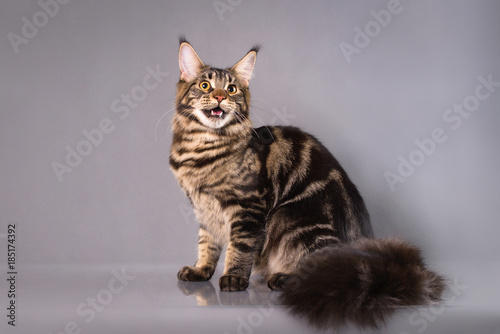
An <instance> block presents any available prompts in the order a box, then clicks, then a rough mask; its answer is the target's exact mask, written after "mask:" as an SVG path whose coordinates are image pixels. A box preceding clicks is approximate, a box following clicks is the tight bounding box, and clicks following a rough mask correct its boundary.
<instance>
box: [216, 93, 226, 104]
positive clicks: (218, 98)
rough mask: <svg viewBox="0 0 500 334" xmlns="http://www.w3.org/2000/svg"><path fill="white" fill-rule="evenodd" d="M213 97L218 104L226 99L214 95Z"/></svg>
mask: <svg viewBox="0 0 500 334" xmlns="http://www.w3.org/2000/svg"><path fill="white" fill-rule="evenodd" d="M214 97H215V99H216V100H217V101H218V102H219V103H221V102H222V101H223V100H225V99H226V97H225V96H222V95H215V96H214Z"/></svg>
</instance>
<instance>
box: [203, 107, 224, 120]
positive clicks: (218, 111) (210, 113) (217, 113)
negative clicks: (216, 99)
mask: <svg viewBox="0 0 500 334" xmlns="http://www.w3.org/2000/svg"><path fill="white" fill-rule="evenodd" d="M203 113H204V114H205V116H207V118H224V116H225V115H226V112H225V111H224V110H223V109H222V108H220V107H215V108H213V109H209V110H203Z"/></svg>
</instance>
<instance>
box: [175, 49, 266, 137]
mask: <svg viewBox="0 0 500 334" xmlns="http://www.w3.org/2000/svg"><path fill="white" fill-rule="evenodd" d="M256 55H257V49H253V50H251V51H250V52H248V53H247V55H246V56H245V57H244V58H243V59H241V60H240V61H239V62H238V63H237V64H236V65H234V66H233V67H231V68H227V69H217V68H213V67H210V66H207V65H205V64H203V62H202V61H201V60H200V58H199V57H198V56H197V54H196V53H195V51H194V49H193V48H192V46H191V45H190V44H188V43H187V42H183V43H181V46H180V48H179V67H180V70H181V75H180V80H179V83H178V85H177V112H178V113H179V114H180V115H182V116H185V117H186V118H187V119H189V120H191V121H192V122H195V123H198V124H199V125H203V126H204V127H208V128H212V129H221V128H226V127H229V126H232V125H244V123H248V124H250V123H249V120H248V109H249V103H250V93H249V90H248V84H249V80H250V78H251V76H252V71H253V67H254V64H255V59H256Z"/></svg>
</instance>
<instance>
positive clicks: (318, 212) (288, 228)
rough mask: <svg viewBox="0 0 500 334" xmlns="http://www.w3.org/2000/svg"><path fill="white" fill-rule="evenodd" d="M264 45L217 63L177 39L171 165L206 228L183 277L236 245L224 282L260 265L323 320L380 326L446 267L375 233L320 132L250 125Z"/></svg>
mask: <svg viewBox="0 0 500 334" xmlns="http://www.w3.org/2000/svg"><path fill="white" fill-rule="evenodd" d="M258 50H259V47H258V46H255V47H253V48H252V49H251V50H250V51H249V52H248V53H247V54H246V55H245V57H243V58H242V59H241V60H240V61H239V62H237V63H236V64H235V65H234V66H233V67H231V68H227V69H219V68H214V67H211V66H208V65H205V64H204V63H203V62H202V61H201V60H200V58H199V57H198V55H197V54H196V53H195V51H194V49H193V47H192V46H191V45H190V44H189V43H188V42H187V41H186V40H185V39H183V38H181V39H180V48H179V66H180V80H179V82H178V84H177V96H176V112H175V114H174V116H173V122H172V129H173V141H172V147H171V154H170V166H171V169H172V171H173V173H174V175H175V176H176V178H177V180H178V181H179V184H180V186H181V187H182V189H183V190H184V191H185V193H186V194H187V196H188V197H189V199H190V200H191V203H192V205H193V207H194V211H195V213H196V217H197V219H198V221H199V223H200V228H199V239H198V260H197V261H196V263H195V265H194V266H185V267H183V268H182V269H181V270H180V271H179V273H178V275H177V276H178V279H179V280H181V281H205V280H209V279H210V278H211V277H212V275H213V274H214V271H215V267H216V265H217V262H218V260H219V257H220V255H221V251H222V249H223V248H224V247H225V246H227V250H226V257H225V264H224V272H223V275H222V276H221V277H220V279H219V286H220V289H221V290H222V291H241V290H245V289H246V288H247V287H248V285H249V277H250V274H251V273H252V272H257V273H260V274H261V275H262V276H263V277H264V279H265V280H266V281H267V284H268V286H269V287H270V288H271V289H272V290H278V291H281V292H282V293H281V294H280V296H281V297H280V298H281V301H282V302H283V304H285V305H287V306H288V307H289V308H290V309H291V311H292V312H294V313H296V314H299V315H303V316H306V317H307V318H308V319H309V320H310V321H311V322H312V323H314V324H316V325H318V326H319V327H326V326H329V327H337V326H340V325H342V324H344V323H345V322H354V323H356V324H358V325H360V326H363V327H364V326H378V325H380V324H381V323H383V322H384V320H385V319H386V318H387V316H388V315H389V314H390V313H392V312H393V310H394V306H406V305H417V304H426V303H431V302H437V301H439V300H440V299H441V295H442V292H443V290H444V288H445V283H444V280H443V278H442V277H441V276H439V275H437V274H435V273H433V272H432V271H430V270H428V269H427V268H426V267H425V265H424V263H423V259H422V257H421V256H420V251H419V250H418V249H417V248H415V247H413V246H411V245H409V244H408V243H407V242H405V241H402V240H399V239H385V240H376V239H373V233H372V228H371V225H370V219H369V215H368V212H367V210H366V207H365V204H364V202H363V199H362V197H361V196H360V194H359V192H358V190H357V189H356V187H355V185H354V184H353V183H352V182H351V180H350V179H349V177H348V176H347V174H346V172H345V171H344V169H343V168H342V167H341V166H340V164H339V163H338V161H337V160H336V159H335V158H334V157H333V156H332V155H331V154H330V152H329V151H328V150H327V149H326V148H325V147H324V146H323V145H322V144H321V143H320V142H319V141H318V140H317V139H316V138H314V137H313V136H311V135H309V134H307V133H304V132H303V131H301V130H299V129H297V128H295V127H282V126H273V127H261V128H257V129H255V128H253V127H252V123H251V122H250V119H249V110H250V92H249V81H250V78H251V77H252V71H253V68H254V64H255V60H256V56H257V52H258Z"/></svg>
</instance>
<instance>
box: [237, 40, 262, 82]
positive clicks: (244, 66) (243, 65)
mask: <svg viewBox="0 0 500 334" xmlns="http://www.w3.org/2000/svg"><path fill="white" fill-rule="evenodd" d="M259 48H260V46H259V45H255V46H254V47H253V48H252V49H251V50H250V51H249V52H248V53H247V54H246V55H245V57H243V58H242V59H241V60H240V61H239V62H237V63H236V65H234V66H233V67H231V70H232V71H233V72H234V73H235V74H236V76H237V77H238V78H239V79H240V80H241V81H242V82H243V85H245V87H248V85H249V83H250V79H251V78H252V72H253V68H254V66H255V61H256V60H257V52H258V51H259Z"/></svg>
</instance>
